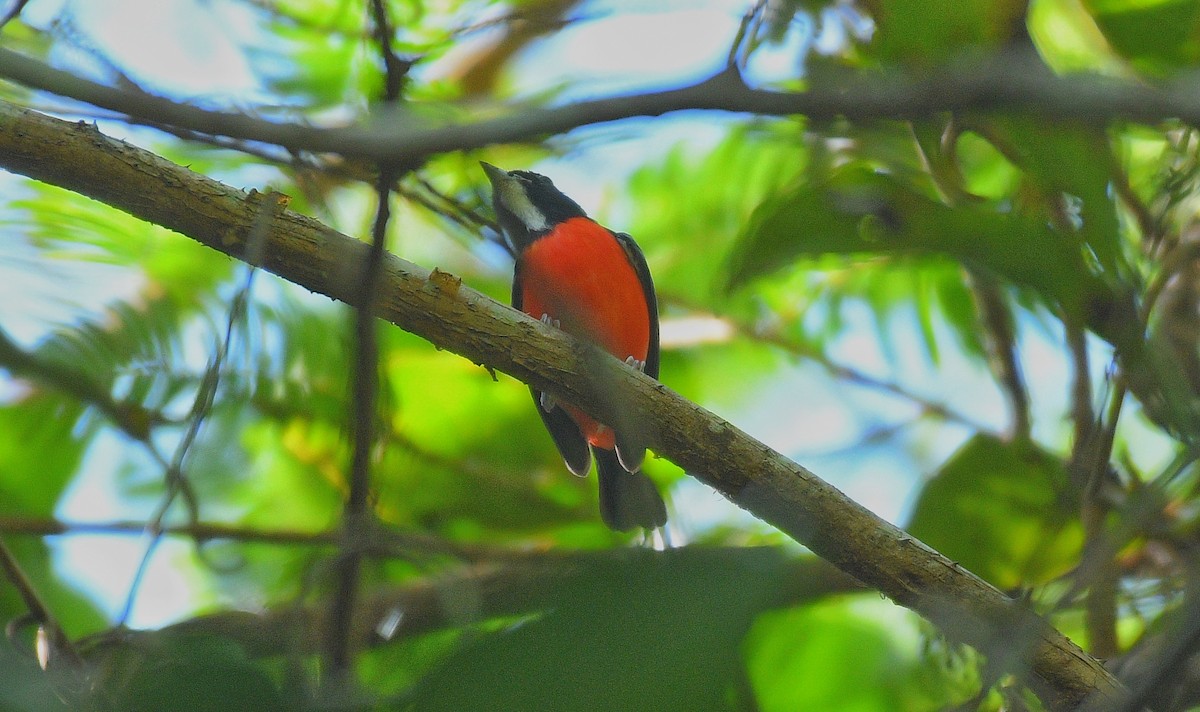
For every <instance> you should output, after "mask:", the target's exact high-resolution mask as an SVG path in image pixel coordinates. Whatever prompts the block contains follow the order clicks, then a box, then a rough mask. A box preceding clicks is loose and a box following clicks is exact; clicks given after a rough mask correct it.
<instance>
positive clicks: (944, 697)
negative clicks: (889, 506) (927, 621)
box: [743, 595, 979, 712]
mask: <svg viewBox="0 0 1200 712" xmlns="http://www.w3.org/2000/svg"><path fill="white" fill-rule="evenodd" d="M919 627H920V622H919V620H918V619H917V617H916V615H915V614H912V613H910V612H908V611H905V610H903V609H901V608H899V607H897V606H896V605H894V604H892V603H891V602H889V601H885V600H880V599H879V597H878V596H874V595H867V596H850V597H840V598H835V599H830V600H823V601H818V602H815V603H813V604H810V605H805V606H801V607H797V608H791V609H787V610H781V611H769V612H767V613H764V614H763V615H761V616H759V618H758V620H756V621H755V623H754V627H753V628H752V629H751V631H750V634H749V635H748V636H747V637H746V643H745V645H744V646H743V649H744V650H745V654H746V661H747V672H748V674H749V677H750V681H751V683H752V684H753V687H754V692H755V702H756V703H757V707H756V709H761V710H762V711H763V712H790V711H791V710H859V711H862V712H868V711H878V712H891V711H893V710H935V709H939V710H940V709H953V708H954V704H955V703H961V702H962V701H964V700H966V699H969V698H970V697H971V695H973V694H974V693H975V692H977V691H978V689H979V679H978V678H979V676H978V671H977V670H976V668H975V667H974V666H972V665H970V664H959V665H957V666H954V665H946V664H942V665H938V664H937V663H939V662H942V658H944V657H946V656H945V655H942V656H936V657H935V653H938V652H941V651H937V650H928V649H926V650H922V649H921V648H922V647H923V646H921V645H920V641H919V637H920V632H919V630H918V628H919Z"/></svg>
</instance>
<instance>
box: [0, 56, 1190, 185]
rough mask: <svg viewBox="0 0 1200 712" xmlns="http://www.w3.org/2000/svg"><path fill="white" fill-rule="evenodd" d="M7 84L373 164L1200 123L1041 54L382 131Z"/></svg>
mask: <svg viewBox="0 0 1200 712" xmlns="http://www.w3.org/2000/svg"><path fill="white" fill-rule="evenodd" d="M0 77H2V78H6V79H9V80H11V81H13V82H16V83H18V84H22V85H24V86H27V87H30V88H33V89H40V90H42V91H46V92H50V93H52V94H57V95H59V96H63V97H69V98H72V99H76V100H78V101H82V102H85V103H88V104H92V105H94V106H98V107H101V108H105V109H109V110H111V111H115V112H117V113H120V114H124V115H126V116H130V117H132V118H134V119H135V120H137V121H140V122H143V123H148V124H151V125H170V126H173V127H175V128H177V129H180V128H182V129H189V130H192V131H197V132H200V133H205V134H211V135H215V136H227V137H231V138H239V139H244V140H250V141H261V142H264V143H270V144H276V145H280V146H284V147H286V148H288V149H290V150H293V151H295V150H309V151H317V152H331V153H339V154H342V155H344V156H348V157H355V158H366V159H370V160H372V161H388V162H394V163H397V164H403V165H410V166H411V165H419V164H420V163H421V162H423V161H424V160H426V159H428V158H429V157H430V156H435V155H438V154H441V153H446V152H450V151H463V150H470V149H476V148H482V147H484V146H489V145H492V144H498V143H514V142H520V141H526V140H530V139H533V138H535V137H539V136H544V135H547V134H561V133H566V132H567V131H570V130H571V129H574V128H578V127H580V126H588V125H592V124H600V123H606V122H610V121H617V120H620V119H626V118H631V117H639V116H661V115H663V114H667V113H671V112H674V111H684V110H689V109H694V110H709V111H723V112H734V113H754V114H758V115H762V116H793V115H804V116H808V117H809V118H811V119H818V120H821V119H834V118H838V117H846V118H850V119H879V118H890V119H902V118H919V117H925V116H931V115H933V114H938V113H941V112H945V111H975V112H1004V113H1024V114H1031V115H1037V116H1043V117H1048V118H1055V119H1065V120H1076V121H1086V122H1105V121H1109V120H1112V119H1127V120H1131V121H1140V122H1146V123H1157V122H1159V121H1162V120H1164V119H1169V118H1176V119H1179V120H1182V121H1183V122H1185V123H1188V124H1192V125H1198V126H1200V94H1198V93H1197V92H1195V91H1192V90H1191V89H1190V88H1189V87H1188V86H1186V85H1185V84H1184V83H1183V82H1182V81H1181V82H1180V84H1179V86H1177V87H1173V88H1171V87H1169V88H1161V87H1156V86H1153V85H1150V84H1147V83H1144V82H1134V81H1128V80H1121V79H1113V78H1110V77H1102V76H1098V75H1086V74H1072V75H1069V76H1056V75H1054V74H1052V73H1051V72H1050V71H1049V70H1048V69H1047V68H1046V67H1045V66H1044V65H1043V64H1042V63H1041V62H1040V60H1038V59H1037V58H1036V56H1031V55H1026V54H1010V55H998V56H996V57H993V58H991V59H990V60H988V61H986V62H982V63H976V64H972V65H968V66H962V67H952V68H948V69H943V70H940V71H936V72H931V73H926V74H924V75H921V76H915V75H903V74H900V75H895V74H887V75H884V74H871V75H861V76H858V77H855V78H853V79H850V80H847V81H846V82H844V83H843V84H840V85H838V86H817V87H814V88H813V89H811V90H809V91H805V92H777V91H769V90H762V89H752V88H750V87H748V86H747V85H746V84H745V83H744V82H743V81H742V79H741V77H740V75H739V74H738V73H737V72H736V71H735V70H728V69H727V70H725V71H722V72H720V73H718V74H716V75H714V76H712V77H710V78H708V79H705V80H704V81H701V82H698V83H696V84H692V85H689V86H686V87H682V88H679V89H670V90H666V91H658V92H647V93H644V94H632V95H625V96H615V97H609V98H604V99H596V100H591V101H582V102H577V103H573V104H567V105H564V106H560V107H555V108H550V109H532V108H529V107H525V106H522V107H514V109H513V110H512V111H511V112H509V113H508V114H507V115H504V116H501V117H498V118H494V119H486V120H481V121H477V122H472V123H465V124H456V125H448V126H440V127H433V128H430V127H427V126H425V125H423V124H420V123H419V122H418V121H417V120H415V119H413V118H412V117H410V116H408V115H405V114H403V113H401V112H400V111H398V110H395V111H391V112H388V111H387V110H383V111H381V112H380V113H379V114H378V115H376V116H373V117H372V121H371V124H370V126H355V127H345V128H324V129H323V128H315V127H312V126H305V125H301V124H295V123H278V122H272V121H266V120H263V119H257V118H254V117H251V116H247V115H245V114H237V113H231V112H223V111H211V110H207V109H202V108H199V107H196V106H192V105H189V104H181V103H178V102H174V101H171V100H169V99H165V98H163V97H159V96H153V95H150V94H146V93H141V92H133V91H126V90H122V89H116V88H113V87H109V86H105V85H103V84H98V83H96V82H92V81H88V80H86V79H82V78H79V77H76V76H74V75H72V74H70V73H68V72H64V71H62V70H59V69H55V68H53V67H50V66H47V65H45V64H43V63H41V62H38V61H36V60H34V59H30V58H29V57H25V56H23V55H21V54H19V53H16V52H13V51H11V50H6V49H4V48H0Z"/></svg>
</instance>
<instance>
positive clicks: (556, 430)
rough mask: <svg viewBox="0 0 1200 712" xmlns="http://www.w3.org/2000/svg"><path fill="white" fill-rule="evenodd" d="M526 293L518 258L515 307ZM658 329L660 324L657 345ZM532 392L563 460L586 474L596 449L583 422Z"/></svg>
mask: <svg viewBox="0 0 1200 712" xmlns="http://www.w3.org/2000/svg"><path fill="white" fill-rule="evenodd" d="M523 296H524V295H523V294H522V292H521V260H519V259H518V260H517V264H516V266H515V267H514V268H513V284H512V305H513V307H514V308H516V309H520V308H521V304H522V301H523ZM657 331H658V329H657V325H656V326H655V334H656V336H655V344H656V345H657V341H658V339H657ZM529 392H530V393H531V394H532V395H533V404H534V406H535V407H536V408H537V412H538V415H540V416H542V422H543V423H545V424H546V430H548V431H550V437H551V439H553V440H554V445H555V447H557V448H558V453H559V454H560V455H562V459H563V462H565V463H567V469H568V470H570V471H571V472H572V473H574V474H576V475H579V476H580V477H586V476H587V473H588V471H589V470H591V469H592V453H591V450H590V449H589V448H588V443H587V440H586V439H584V437H583V433H582V432H580V430H579V426H578V425H576V424H575V421H574V420H571V416H570V415H568V414H567V411H565V410H563V409H562V408H560V407H557V406H556V407H552V408H550V409H549V410H547V409H546V408H545V406H544V405H543V398H542V392H541V391H539V390H537V389H535V388H533V387H530V389H529Z"/></svg>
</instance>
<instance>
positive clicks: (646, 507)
mask: <svg viewBox="0 0 1200 712" xmlns="http://www.w3.org/2000/svg"><path fill="white" fill-rule="evenodd" d="M482 165H483V170H484V172H485V173H487V177H488V180H489V181H491V183H492V204H493V206H494V207H495V209H496V217H497V218H498V219H499V221H500V227H501V228H502V229H503V230H504V233H505V236H506V237H507V239H508V241H509V247H510V248H511V249H512V252H513V254H514V255H515V256H516V266H515V268H514V270H513V287H512V304H513V306H514V307H516V308H517V309H520V310H521V311H523V312H525V313H526V314H529V315H530V316H532V317H534V318H535V319H541V320H542V321H543V322H544V323H547V324H551V325H553V326H556V327H558V328H561V329H562V330H563V331H566V332H567V333H569V334H571V335H572V336H574V337H576V338H578V339H583V340H586V341H590V342H592V343H594V344H596V345H598V346H600V347H601V348H603V349H604V350H606V351H608V352H609V353H611V354H613V355H614V356H616V357H617V358H619V359H621V360H623V361H625V362H626V363H628V364H630V365H631V366H634V367H635V368H640V369H641V370H643V371H645V372H646V374H647V375H649V376H652V377H654V378H658V301H657V300H656V299H655V296H654V283H653V282H651V280H650V269H649V268H648V267H647V266H646V258H645V257H644V256H643V255H642V251H641V250H640V249H639V248H638V246H637V243H636V242H634V241H633V238H632V237H630V236H629V235H626V234H624V233H617V232H612V231H611V230H609V229H607V228H605V227H603V226H601V225H600V224H599V223H597V222H596V221H595V220H592V219H591V218H589V217H588V216H587V213H585V212H584V211H583V208H580V207H579V204H578V203H576V202H575V201H574V200H571V199H570V198H568V197H567V196H566V195H563V193H562V191H560V190H558V188H555V187H554V184H553V183H552V182H550V179H549V178H547V177H546V176H543V175H538V174H537V173H531V172H529V171H505V170H503V169H500V168H497V167H495V166H493V165H490V164H487V163H484V164H482ZM530 390H531V392H532V393H533V401H534V403H535V405H536V406H537V410H538V414H540V415H541V416H542V421H543V422H544V423H545V424H546V429H547V430H549V431H550V437H552V438H553V439H554V444H555V445H557V446H558V452H559V453H560V454H561V455H562V457H563V460H565V461H566V463H567V469H569V470H570V471H571V472H573V473H575V474H576V475H579V476H580V477H584V476H586V475H587V473H588V472H589V471H590V470H591V469H592V457H593V456H595V458H596V469H597V471H598V472H599V479H600V516H601V517H602V518H603V519H604V522H605V524H607V525H608V526H610V527H612V528H613V529H617V530H622V531H623V530H626V529H633V528H635V527H641V528H644V529H654V528H656V527H660V526H662V525H663V524H665V523H666V521H667V509H666V507H665V506H664V505H663V500H662V497H661V496H659V493H658V490H657V488H655V486H654V483H653V482H651V481H650V478H648V477H646V475H645V474H643V473H642V472H641V471H640V470H641V466H642V461H643V460H644V459H645V456H646V448H645V446H644V445H642V444H639V440H640V438H639V434H638V433H627V432H614V431H613V429H612V428H610V427H608V426H607V425H604V424H602V423H599V422H597V421H596V420H595V419H594V418H592V417H591V416H589V415H588V414H587V413H584V412H583V411H582V410H580V409H579V408H576V407H575V406H573V405H571V404H569V403H558V402H556V401H555V400H554V398H553V397H552V396H551V395H550V394H548V393H543V392H541V391H538V390H534V389H530Z"/></svg>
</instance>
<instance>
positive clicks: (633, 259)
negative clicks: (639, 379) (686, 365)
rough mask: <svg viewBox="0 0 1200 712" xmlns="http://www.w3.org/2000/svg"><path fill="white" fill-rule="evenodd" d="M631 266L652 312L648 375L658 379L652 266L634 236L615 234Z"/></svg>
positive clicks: (656, 306) (656, 321) (621, 233)
mask: <svg viewBox="0 0 1200 712" xmlns="http://www.w3.org/2000/svg"><path fill="white" fill-rule="evenodd" d="M613 235H614V236H616V238H617V242H619V243H621V248H622V249H623V250H625V256H626V257H628V258H629V264H630V266H632V267H633V271H634V272H635V273H636V274H637V278H638V281H639V282H641V284H642V294H644V295H646V308H647V309H649V310H650V348H648V349H647V350H646V375H647V376H650V377H651V378H658V298H657V297H656V296H654V280H653V279H651V278H650V266H649V265H647V264H646V256H645V255H643V254H642V248H640V247H638V244H637V243H636V242H634V240H633V236H632V235H630V234H629V233H626V232H615V233H613Z"/></svg>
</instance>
